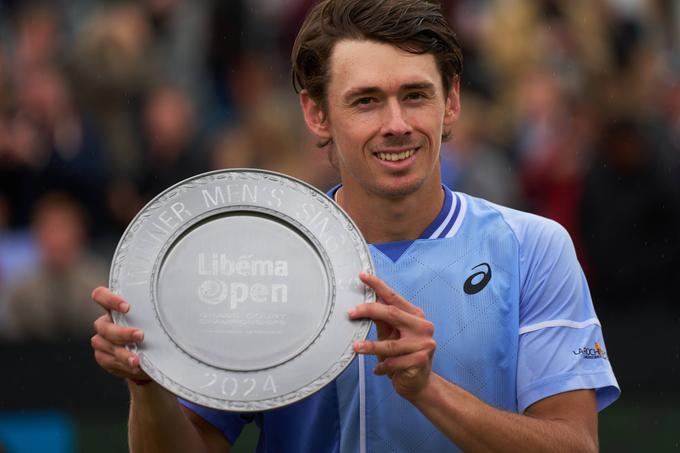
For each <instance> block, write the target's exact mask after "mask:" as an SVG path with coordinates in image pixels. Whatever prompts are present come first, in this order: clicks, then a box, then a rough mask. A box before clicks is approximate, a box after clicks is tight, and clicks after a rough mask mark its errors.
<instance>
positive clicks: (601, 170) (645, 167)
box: [582, 119, 680, 312]
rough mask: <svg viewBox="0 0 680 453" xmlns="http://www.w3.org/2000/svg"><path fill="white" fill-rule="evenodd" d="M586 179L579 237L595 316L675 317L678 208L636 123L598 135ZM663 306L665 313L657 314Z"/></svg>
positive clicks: (679, 268) (671, 181)
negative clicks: (649, 313) (643, 312)
mask: <svg viewBox="0 0 680 453" xmlns="http://www.w3.org/2000/svg"><path fill="white" fill-rule="evenodd" d="M598 151H599V153H598V154H597V156H596V157H595V161H594V163H593V164H592V166H591V168H590V171H589V173H588V175H587V177H586V181H585V187H584V193H583V201H582V231H583V239H584V242H585V245H586V249H587V256H588V258H589V259H590V263H591V265H592V274H593V275H592V279H591V285H592V291H593V293H594V294H595V296H596V299H597V300H599V301H600V304H599V307H600V309H601V310H602V311H610V312H626V311H628V310H633V311H637V310H639V309H640V308H643V307H641V306H640V304H641V303H642V304H644V308H645V309H649V310H655V309H657V308H662V309H665V308H671V309H673V310H675V311H676V312H678V311H680V310H679V309H680V304H679V303H678V297H677V292H676V290H675V286H674V285H673V283H674V282H677V281H678V279H680V206H679V204H678V198H677V192H676V188H675V187H674V185H676V184H678V180H677V175H676V178H673V177H669V174H668V173H667V171H666V167H665V165H664V164H663V161H662V160H661V159H660V158H659V157H660V156H659V154H658V153H657V150H656V149H654V148H652V147H650V145H649V142H648V141H647V139H646V137H645V134H644V131H643V129H642V126H641V124H640V123H639V122H638V121H637V120H632V119H622V120H619V121H616V122H613V123H611V124H610V125H609V126H608V127H607V128H606V130H605V132H604V134H603V138H602V143H601V146H600V148H599V150H598ZM664 305H666V307H663V306H664Z"/></svg>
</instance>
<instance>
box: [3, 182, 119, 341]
mask: <svg viewBox="0 0 680 453" xmlns="http://www.w3.org/2000/svg"><path fill="white" fill-rule="evenodd" d="M32 228H33V234H34V236H35V240H36V242H37V246H38V249H39V253H40V264H39V267H38V268H37V269H35V270H34V271H32V272H30V273H29V274H27V275H26V276H25V277H24V278H23V279H22V280H20V281H19V282H18V283H17V284H16V285H15V286H13V287H12V288H10V289H9V295H8V298H7V306H6V307H5V314H4V326H3V328H2V330H1V334H2V336H3V337H5V338H6V339H8V340H12V341H28V340H52V341H57V340H61V341H63V340H64V339H71V338H72V339H81V340H83V339H86V338H88V337H89V336H90V335H91V332H92V319H95V318H97V317H98V316H100V315H101V310H100V309H98V308H97V307H93V306H92V305H93V304H92V303H90V301H89V297H90V293H91V291H92V288H94V287H96V286H97V285H103V284H106V281H107V268H106V266H105V265H104V263H103V262H102V261H101V260H100V259H98V258H96V257H94V256H92V255H90V254H89V253H88V251H87V248H86V229H85V217H84V213H83V210H82V208H81V207H80V205H79V204H78V203H77V202H76V201H75V200H74V199H72V198H71V197H69V196H67V195H64V194H62V193H49V194H47V195H45V196H44V197H43V198H41V199H40V200H39V201H38V203H37V204H36V207H35V210H34V218H33V225H32Z"/></svg>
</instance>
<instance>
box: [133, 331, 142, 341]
mask: <svg viewBox="0 0 680 453" xmlns="http://www.w3.org/2000/svg"><path fill="white" fill-rule="evenodd" d="M132 339H133V340H135V341H142V340H143V339H144V332H142V331H141V330H135V331H134V332H133V333H132Z"/></svg>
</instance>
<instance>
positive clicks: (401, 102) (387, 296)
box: [92, 0, 619, 452]
mask: <svg viewBox="0 0 680 453" xmlns="http://www.w3.org/2000/svg"><path fill="white" fill-rule="evenodd" d="M461 67H462V64H461V52H460V48H459V46H458V43H457V40H456V38H455V35H454V34H453V32H452V31H451V30H450V28H449V26H448V25H447V23H446V21H445V20H444V18H443V17H442V15H441V11H440V8H439V7H438V6H437V5H435V4H434V3H432V2H427V1H413V0H382V1H366V0H326V1H323V2H321V3H319V4H318V5H316V6H315V7H314V8H313V9H312V11H311V12H310V13H309V15H308V16H307V18H306V20H305V22H304V24H303V25H302V27H301V30H300V33H299V35H298V38H297V40H296V43H295V46H294V49H293V75H294V80H295V85H296V88H297V89H298V92H299V94H300V102H301V106H302V109H303V112H304V117H305V121H306V123H307V125H308V127H309V129H310V130H311V131H312V132H313V133H314V134H315V135H316V136H317V137H318V138H319V143H320V146H329V147H330V152H331V153H332V158H333V161H334V162H335V164H336V166H337V168H338V170H339V172H340V177H341V181H342V184H341V185H340V186H339V187H337V188H335V189H334V190H333V191H332V192H331V193H330V196H332V197H334V199H335V200H336V201H337V202H338V203H339V204H340V205H341V206H342V207H343V208H344V209H345V210H346V211H347V212H348V213H349V215H350V216H351V217H352V218H353V219H354V221H355V222H356V224H357V225H358V227H359V228H360V230H361V231H362V233H363V235H364V237H365V238H366V239H367V241H368V242H369V243H370V244H371V246H370V247H371V251H372V254H373V258H374V261H375V265H376V269H377V276H369V275H361V276H360V278H361V280H362V281H363V282H364V283H365V284H366V285H368V286H370V287H371V288H373V289H374V290H375V292H376V294H377V296H378V302H379V303H376V304H364V305H360V306H357V307H356V308H354V309H352V310H350V313H349V314H348V316H350V317H351V318H353V319H359V318H369V319H372V320H373V321H375V329H374V330H373V331H372V332H371V333H370V334H369V338H368V340H367V341H364V342H357V343H356V344H355V345H354V349H355V351H356V352H358V353H359V357H358V359H357V360H355V361H354V362H353V363H352V364H351V365H350V366H349V368H348V369H347V370H346V371H345V372H344V373H342V374H341V375H340V376H339V377H338V378H337V379H336V380H335V381H333V382H332V383H331V384H330V385H328V386H326V387H325V388H324V389H322V390H321V391H319V392H317V393H315V394H314V395H312V396H310V397H308V398H306V399H304V400H302V401H300V402H298V403H295V404H292V405H290V406H287V407H284V408H281V409H276V410H272V411H268V412H264V413H261V414H256V415H252V414H251V415H241V414H235V413H226V412H220V411H216V410H212V409H206V408H203V407H200V406H196V405H193V404H190V403H188V402H185V401H181V402H178V401H177V399H176V398H175V397H174V396H173V395H171V394H170V393H168V392H167V391H165V390H164V389H162V388H161V387H160V386H158V385H157V384H155V383H154V382H151V381H149V380H148V376H146V375H145V374H144V373H143V372H142V371H141V370H140V368H139V358H138V356H136V355H135V354H133V353H131V352H128V351H127V350H125V349H124V347H123V346H124V344H125V343H129V342H141V341H142V340H143V332H141V331H139V330H137V329H134V328H126V327H121V326H116V325H114V324H112V322H111V317H110V314H107V315H105V316H103V317H101V318H100V319H99V320H97V322H96V323H95V326H96V330H97V335H95V336H94V337H93V339H92V343H93V347H94V349H95V356H96V358H97V361H98V363H99V364H100V365H101V366H102V367H103V368H105V369H106V370H108V371H109V372H112V373H114V374H116V375H119V376H122V377H125V378H128V379H129V380H131V383H130V392H131V397H132V404H131V410H130V444H131V448H132V450H133V451H145V452H148V451H210V452H218V451H228V450H229V448H230V445H231V444H232V443H233V442H234V441H235V440H236V438H237V437H238V434H239V433H240V431H241V429H242V427H243V426H244V424H246V423H248V422H251V421H255V422H256V423H257V424H258V425H259V426H260V428H261V434H260V442H259V445H258V451H262V452H365V451H368V452H444V451H460V450H463V451H504V452H507V451H575V452H576V451H578V452H582V451H596V450H597V448H598V442H597V411H598V410H599V409H602V408H604V407H606V406H607V405H609V404H610V403H612V402H613V401H614V400H615V399H616V398H617V397H618V394H619V390H618V386H617V383H616V379H615V378H614V375H613V373H612V370H611V366H610V364H609V362H608V359H607V354H606V349H605V348H604V342H603V339H602V333H601V328H600V324H599V321H598V320H597V317H596V315H595V311H594V309H593V305H592V301H591V298H590V294H589V291H588V287H587V283H586V281H585V278H584V276H583V273H582V271H581V268H580V266H579V264H578V262H577V260H576V255H575V253H574V248H573V246H572V244H571V241H570V239H569V237H568V235H567V233H566V232H565V230H564V229H563V228H561V227H560V226H559V225H557V224H556V223H554V222H552V221H549V220H547V219H543V218H540V217H537V216H533V215H530V214H526V213H521V212H518V211H513V210H510V209H507V208H504V207H501V206H497V205H494V204H492V203H489V202H486V201H484V200H480V199H476V198H473V197H470V196H468V195H465V194H462V193H456V192H452V191H451V190H449V189H448V188H446V187H443V186H442V184H441V179H440V168H439V153H440V146H441V141H442V138H444V137H446V136H447V135H448V134H449V129H450V127H451V126H452V125H453V123H454V122H455V121H456V119H457V118H458V115H459V113H460V101H459V79H458V77H459V74H460V71H461ZM93 298H94V299H95V301H96V302H97V303H99V304H100V305H101V306H103V307H104V308H106V309H107V310H109V311H111V310H117V311H121V312H124V313H125V312H127V311H128V310H129V309H130V307H129V304H127V303H126V302H125V301H123V300H122V299H121V298H120V297H119V296H116V295H114V294H112V293H111V292H110V291H108V290H107V289H104V288H98V289H97V290H95V292H94V294H93ZM584 350H586V351H588V352H589V353H588V354H585V353H582V351H584ZM592 351H594V352H593V353H592V354H591V353H590V352H592ZM140 384H141V385H140Z"/></svg>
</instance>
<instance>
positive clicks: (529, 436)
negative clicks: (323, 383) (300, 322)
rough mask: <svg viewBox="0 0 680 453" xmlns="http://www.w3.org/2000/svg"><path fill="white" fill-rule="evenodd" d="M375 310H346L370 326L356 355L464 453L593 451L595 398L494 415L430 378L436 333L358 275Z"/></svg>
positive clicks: (569, 398) (584, 395)
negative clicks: (372, 361)
mask: <svg viewBox="0 0 680 453" xmlns="http://www.w3.org/2000/svg"><path fill="white" fill-rule="evenodd" d="M360 278H361V280H362V281H363V282H364V283H365V284H366V285H368V286H370V287H371V288H373V290H374V291H375V292H376V294H377V296H378V303H374V304H362V305H359V306H357V307H356V308H355V309H353V310H350V317H352V318H353V319H357V318H370V319H372V320H373V321H375V323H376V327H377V331H378V341H365V342H357V343H356V344H355V345H354V349H355V351H356V352H358V353H362V354H372V355H376V356H378V359H379V364H378V366H377V367H376V369H375V370H374V372H375V373H376V374H379V375H386V376H388V377H389V378H390V379H391V380H392V385H393V387H394V389H395V391H396V392H397V393H398V394H399V395H401V396H402V397H403V398H405V399H407V400H408V401H410V402H411V403H412V404H413V405H414V406H416V407H417V408H418V409H419V410H420V411H421V412H422V413H423V414H424V415H425V416H426V417H427V418H428V419H429V420H430V421H431V422H432V423H433V424H434V425H435V426H436V427H437V428H438V429H439V430H440V431H442V432H443V433H444V434H445V435H446V436H447V437H448V438H449V439H451V440H452V441H453V442H455V443H456V445H457V446H458V447H460V448H461V449H463V450H464V451H475V452H476V451H532V452H533V451H536V452H540V451H556V450H559V451H578V452H584V451H585V452H588V451H597V448H598V446H597V444H598V443H597V406H596V400H595V392H594V391H592V390H579V391H573V392H566V393H561V394H558V395H554V396H552V397H549V398H545V399H543V400H541V401H539V402H536V403H535V404H533V405H532V406H530V407H529V408H527V410H526V411H525V414H524V415H519V414H514V413H510V412H506V411H502V410H499V409H496V408H494V407H492V406H489V405H488V404H486V403H484V402H482V401H481V400H479V399H478V398H476V397H475V396H473V395H472V394H470V393H469V392H467V391H465V390H463V389H462V388H461V387H459V386H457V385H455V384H454V383H451V382H448V381H446V380H445V379H443V378H442V377H441V376H439V375H437V374H436V373H433V372H432V357H433V355H434V350H435V348H436V344H435V342H434V340H433V338H432V334H433V332H434V326H433V325H432V323H431V322H430V321H428V320H426V319H425V316H424V313H423V312H422V310H420V309H419V308H418V307H415V306H414V305H412V304H410V303H409V302H408V301H406V300H405V299H403V298H402V297H401V296H400V295H398V294H397V293H396V292H395V291H393V290H392V289H391V288H389V287H388V286H387V285H386V284H385V283H384V282H383V281H382V280H380V279H379V278H377V277H375V276H371V275H365V274H362V275H361V276H360Z"/></svg>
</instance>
